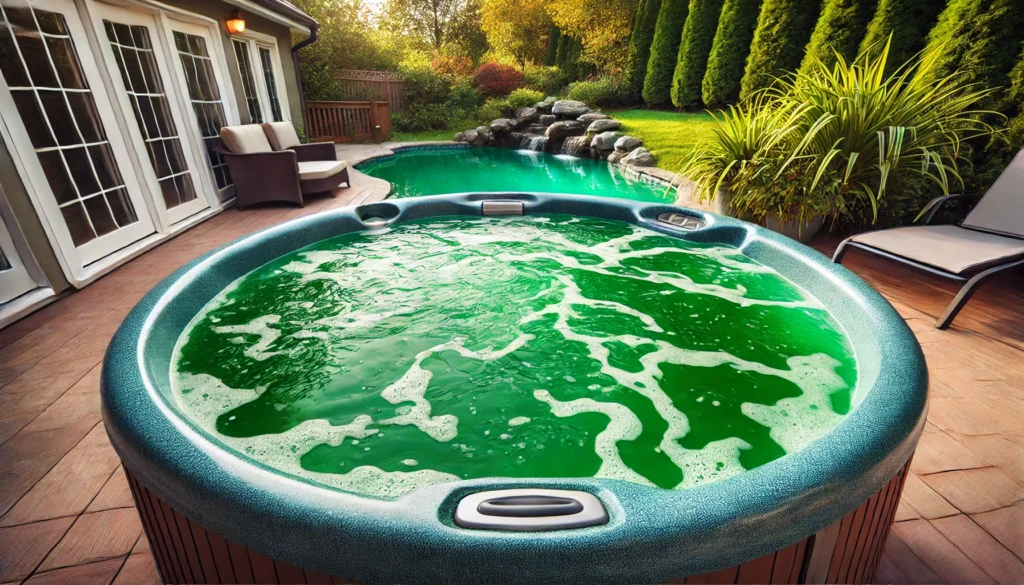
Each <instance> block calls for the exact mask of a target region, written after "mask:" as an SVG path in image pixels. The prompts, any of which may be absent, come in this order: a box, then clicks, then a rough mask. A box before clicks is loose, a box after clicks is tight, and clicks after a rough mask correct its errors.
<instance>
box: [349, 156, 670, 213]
mask: <svg viewBox="0 0 1024 585" xmlns="http://www.w3.org/2000/svg"><path fill="white" fill-rule="evenodd" d="M358 168H359V170H360V171H362V172H364V173H366V174H367V175H370V176H372V177H377V178H380V179H384V180H385V181H388V182H389V183H391V187H392V189H391V196H392V197H396V198H402V197H416V196H419V195H439V194H442V193H470V192H472V193H485V192H490V191H530V192H537V193H578V194H580V195H597V196H601V197H621V198H624V199H635V200H637V201H651V202H655V203H672V202H673V201H675V197H676V196H675V192H674V191H669V190H668V189H667V188H666V187H662V186H658V185H652V184H650V183H646V182H644V181H640V180H636V179H631V178H629V177H627V176H626V175H625V174H623V171H622V169H621V168H620V167H618V166H614V165H610V164H608V163H607V162H603V161H597V160H591V159H582V158H577V157H574V156H567V155H553V154H548V153H545V152H534V151H531V150H509V149H507V148H445V149H439V150H406V151H401V152H399V153H397V154H396V155H395V156H393V157H388V158H384V159H377V160H370V161H368V162H366V163H363V164H360V165H359V167H358Z"/></svg>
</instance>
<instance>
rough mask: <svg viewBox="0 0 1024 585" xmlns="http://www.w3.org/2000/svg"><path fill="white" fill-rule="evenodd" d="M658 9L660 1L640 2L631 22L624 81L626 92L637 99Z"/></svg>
mask: <svg viewBox="0 0 1024 585" xmlns="http://www.w3.org/2000/svg"><path fill="white" fill-rule="evenodd" d="M660 9H661V0H640V5H639V6H638V7H637V10H636V18H635V19H634V20H633V32H632V34H631V35H630V36H629V55H628V60H627V61H626V69H625V74H624V80H625V84H626V90H628V91H629V92H630V94H632V95H635V96H637V97H639V96H640V92H641V91H643V89H644V77H645V76H646V74H647V61H648V60H649V59H650V58H651V42H652V41H653V40H654V27H655V25H657V23H658V11H659V10H660Z"/></svg>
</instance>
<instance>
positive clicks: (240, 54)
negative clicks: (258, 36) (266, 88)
mask: <svg viewBox="0 0 1024 585" xmlns="http://www.w3.org/2000/svg"><path fill="white" fill-rule="evenodd" d="M235 59H236V60H237V61H238V74H239V76H241V78H242V92H243V93H244V94H245V106H246V108H247V109H248V110H249V121H250V122H252V123H253V124H257V123H261V122H263V112H262V111H261V110H260V102H259V99H257V97H256V80H255V79H254V78H253V76H252V63H251V62H250V61H249V44H248V43H246V42H243V41H235Z"/></svg>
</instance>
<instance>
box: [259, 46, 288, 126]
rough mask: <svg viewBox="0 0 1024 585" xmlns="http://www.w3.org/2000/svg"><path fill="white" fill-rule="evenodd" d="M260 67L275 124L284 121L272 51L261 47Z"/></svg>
mask: <svg viewBox="0 0 1024 585" xmlns="http://www.w3.org/2000/svg"><path fill="white" fill-rule="evenodd" d="M259 52H260V66H261V67H262V68H263V81H264V83H266V85H267V94H268V96H269V99H270V114H271V115H272V116H273V117H274V121H275V122H281V121H283V120H284V116H282V115H281V101H280V100H279V99H278V96H277V79H276V78H275V77H274V64H273V59H272V58H271V55H270V49H268V48H266V47H260V48H259Z"/></svg>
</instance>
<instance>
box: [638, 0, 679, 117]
mask: <svg viewBox="0 0 1024 585" xmlns="http://www.w3.org/2000/svg"><path fill="white" fill-rule="evenodd" d="M689 13H690V0H662V1H661V9H660V10H658V22H657V24H656V25H655V27H654V40H652V41H651V57H650V59H648V61H647V74H646V75H645V76H644V91H643V96H644V101H645V102H647V103H648V104H650V105H652V106H660V105H664V104H667V103H669V101H670V100H671V99H672V93H671V92H672V75H673V73H674V72H675V69H676V57H678V55H679V41H680V40H681V39H682V33H683V24H684V23H685V22H686V15H687V14H689Z"/></svg>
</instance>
